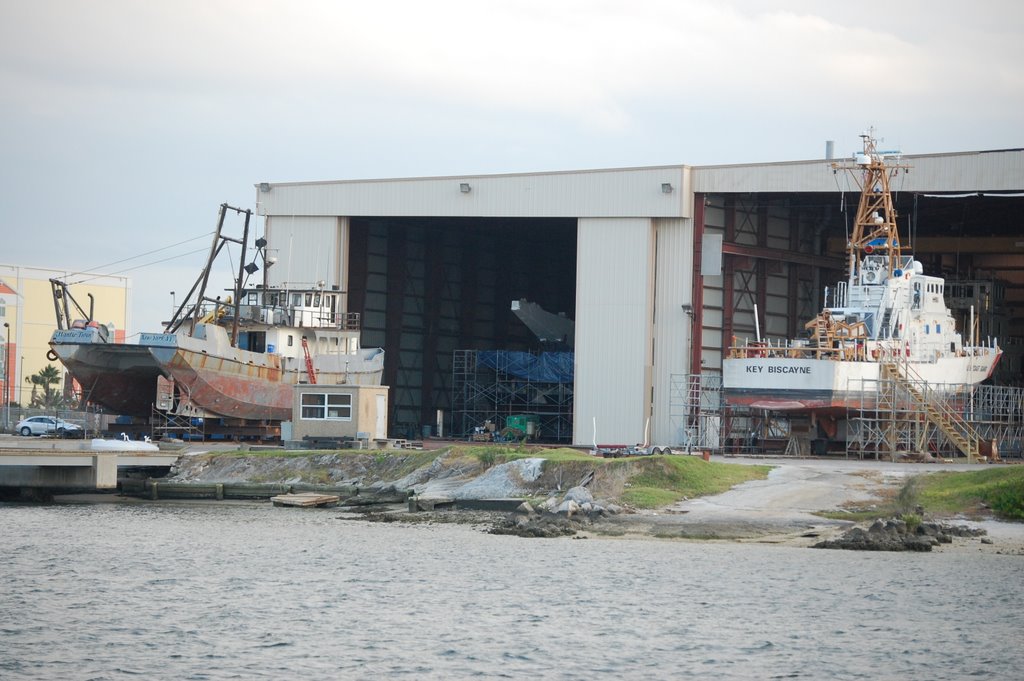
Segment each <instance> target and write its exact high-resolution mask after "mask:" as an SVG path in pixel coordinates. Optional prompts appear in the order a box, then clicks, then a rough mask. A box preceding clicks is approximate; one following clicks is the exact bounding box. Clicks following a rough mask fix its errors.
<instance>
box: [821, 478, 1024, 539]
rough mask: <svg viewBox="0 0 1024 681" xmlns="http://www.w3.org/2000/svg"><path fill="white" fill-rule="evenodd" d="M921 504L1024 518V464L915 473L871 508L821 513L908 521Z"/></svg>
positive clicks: (930, 509)
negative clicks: (897, 489) (895, 490)
mask: <svg viewBox="0 0 1024 681" xmlns="http://www.w3.org/2000/svg"><path fill="white" fill-rule="evenodd" d="M918 507H921V508H922V509H923V510H924V511H925V513H926V514H932V515H955V514H957V513H963V514H966V515H973V516H981V515H988V514H989V513H991V514H992V515H995V516H996V517H997V518H1000V519H1002V520H1024V466H999V467H990V468H982V469H979V470H975V471H963V472H958V471H948V472H939V473H926V474H922V475H915V476H913V477H910V478H908V479H907V481H906V482H905V483H903V486H902V487H901V488H900V489H899V491H898V492H897V493H896V494H895V495H893V496H892V498H891V499H889V500H888V501H882V502H879V503H878V504H877V505H876V506H874V507H872V508H869V509H862V510H852V511H825V512H822V513H819V514H818V515H820V516H822V517H824V518H832V519H836V520H853V521H855V522H865V521H869V520H875V519H876V518H892V517H902V518H903V519H904V520H905V521H907V524H908V525H909V524H911V523H913V522H915V519H917V522H920V516H919V514H918Z"/></svg>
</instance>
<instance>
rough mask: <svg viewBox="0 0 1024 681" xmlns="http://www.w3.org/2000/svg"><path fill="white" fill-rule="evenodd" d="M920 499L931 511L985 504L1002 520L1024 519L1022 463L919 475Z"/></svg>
mask: <svg viewBox="0 0 1024 681" xmlns="http://www.w3.org/2000/svg"><path fill="white" fill-rule="evenodd" d="M920 485H921V489H920V499H921V504H922V505H923V506H924V507H925V509H926V510H928V511H929V512H932V513H977V512H979V511H980V510H981V509H982V508H983V507H984V506H987V507H988V508H989V509H991V510H992V513H993V514H994V515H995V516H996V517H998V518H1001V519H1004V520H1024V466H999V467H992V468H984V469H982V470H977V471H967V472H953V471H950V472H948V473H947V472H942V473H933V474H931V475H927V476H922V477H921V482H920Z"/></svg>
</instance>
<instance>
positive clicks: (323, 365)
mask: <svg viewBox="0 0 1024 681" xmlns="http://www.w3.org/2000/svg"><path fill="white" fill-rule="evenodd" d="M76 334H77V335H76ZM219 340H220V339H219V337H217V338H214V339H213V340H211V341H206V340H204V339H197V338H190V337H186V336H178V335H175V334H142V336H141V338H140V341H139V344H137V345H128V344H123V343H107V342H105V341H99V340H95V339H93V338H92V337H90V336H89V335H88V334H87V333H85V332H81V333H79V332H72V331H60V332H57V333H56V334H55V335H54V337H53V339H52V340H51V342H50V346H51V348H52V349H53V351H54V352H55V353H56V354H57V356H58V357H59V359H60V360H61V362H62V363H63V364H64V366H65V367H66V368H67V370H68V372H69V373H70V374H71V375H72V377H73V378H74V379H75V380H76V381H77V382H78V383H79V385H80V386H82V391H83V396H84V397H85V399H87V400H89V401H90V402H93V403H96V404H99V405H101V406H102V407H103V408H104V409H106V410H107V411H109V412H111V413H115V414H123V415H128V416H141V417H149V416H151V415H152V412H153V408H154V405H155V404H156V403H157V395H158V389H159V379H160V378H161V377H163V378H166V379H170V380H171V381H173V385H174V391H173V392H174V395H173V400H172V402H173V403H172V404H169V405H162V407H161V409H162V410H163V411H167V412H171V413H176V414H182V415H187V416H203V417H223V418H232V419H244V420H255V421H263V420H269V421H285V420H290V419H291V418H292V401H293V389H294V386H295V385H297V384H299V383H303V382H309V381H308V376H307V375H306V372H305V370H304V369H302V368H301V367H293V368H286V367H284V366H283V365H284V361H283V358H282V357H281V356H279V355H275V354H267V353H255V352H248V351H245V350H238V349H237V348H232V347H230V346H229V347H224V344H223V343H222V342H218V341H219ZM372 354H373V353H364V354H363V355H362V356H353V355H334V356H316V357H314V358H313V363H314V366H315V367H316V372H315V373H316V375H317V379H318V382H319V383H323V384H355V385H380V380H381V376H382V374H383V353H379V354H377V355H376V356H373V357H370V355H372Z"/></svg>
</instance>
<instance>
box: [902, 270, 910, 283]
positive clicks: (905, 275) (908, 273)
mask: <svg viewBox="0 0 1024 681" xmlns="http://www.w3.org/2000/svg"><path fill="white" fill-rule="evenodd" d="M903 278H904V279H906V280H907V281H910V272H907V273H906V274H904V275H903Z"/></svg>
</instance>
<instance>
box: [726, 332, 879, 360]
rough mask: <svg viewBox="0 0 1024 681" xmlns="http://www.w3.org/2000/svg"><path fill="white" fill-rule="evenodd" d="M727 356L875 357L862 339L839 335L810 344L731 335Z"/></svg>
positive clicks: (860, 358)
mask: <svg viewBox="0 0 1024 681" xmlns="http://www.w3.org/2000/svg"><path fill="white" fill-rule="evenodd" d="M729 357H730V358H733V359H743V358H760V357H763V358H774V359H834V360H837V361H838V360H842V361H846V362H866V361H869V360H873V359H877V358H876V357H872V356H871V355H870V353H869V352H868V349H867V346H866V345H865V343H864V341H863V339H853V338H839V339H835V340H834V341H833V342H832V344H831V345H816V344H813V343H793V342H789V341H779V342H777V343H773V342H772V341H771V339H768V340H763V341H751V340H747V339H744V340H743V341H742V342H738V341H737V339H736V338H735V337H734V338H733V343H732V347H731V348H730V349H729Z"/></svg>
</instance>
